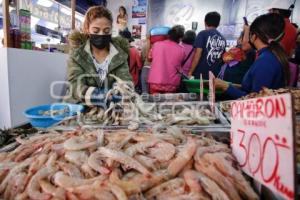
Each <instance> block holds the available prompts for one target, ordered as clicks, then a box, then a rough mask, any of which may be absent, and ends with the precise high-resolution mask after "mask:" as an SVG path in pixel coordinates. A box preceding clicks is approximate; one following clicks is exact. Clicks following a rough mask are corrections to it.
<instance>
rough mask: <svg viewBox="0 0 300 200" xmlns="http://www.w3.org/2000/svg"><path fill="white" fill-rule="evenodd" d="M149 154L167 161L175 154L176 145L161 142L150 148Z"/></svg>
mask: <svg viewBox="0 0 300 200" xmlns="http://www.w3.org/2000/svg"><path fill="white" fill-rule="evenodd" d="M148 152H149V154H148V156H149V157H151V158H154V159H155V160H157V161H159V162H166V161H168V160H170V159H171V158H173V156H174V155H175V147H174V145H172V144H170V143H167V142H159V143H157V144H155V146H154V147H152V148H149V150H148Z"/></svg>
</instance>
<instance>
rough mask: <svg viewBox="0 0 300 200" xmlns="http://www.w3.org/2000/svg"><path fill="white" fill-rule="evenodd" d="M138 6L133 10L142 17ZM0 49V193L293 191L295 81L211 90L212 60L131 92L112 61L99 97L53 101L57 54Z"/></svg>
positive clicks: (60, 58)
mask: <svg viewBox="0 0 300 200" xmlns="http://www.w3.org/2000/svg"><path fill="white" fill-rule="evenodd" d="M5 2H6V3H7V2H8V1H5ZM22 2H23V3H24V2H25V3H26V1H22ZM49 2H52V1H49ZM140 2H141V3H140ZM166 2H167V3H169V4H170V2H169V1H166ZM52 3H53V2H52ZM139 3H140V4H139ZM193 3H194V1H193ZM158 4H159V2H158V1H155V2H154V4H152V5H151V6H155V5H156V6H157V5H158ZM4 5H6V4H4ZM51 5H52V4H51ZM129 5H130V6H131V5H132V4H129ZM133 5H134V6H135V7H145V6H146V5H147V4H145V1H137V2H134V4H133ZM209 5H211V4H209ZM108 6H110V7H114V9H116V7H119V5H117V4H113V5H112V1H110V2H108ZM151 6H150V8H151V10H152V11H153V7H151ZM7 7H8V5H7ZM49 7H51V6H49ZM75 7H76V5H75V1H72V8H73V9H72V23H69V22H66V24H68V25H72V29H73V28H74V27H76V25H75V24H76V20H75ZM220 7H221V6H220ZM245 7H246V6H245ZM38 8H39V7H38ZM38 8H37V9H38ZM175 8H176V9H175V10H177V11H179V10H180V11H181V12H179V14H186V13H184V12H182V10H183V11H187V13H189V12H191V10H192V9H191V8H190V7H189V6H184V7H182V5H179V4H178V5H175ZM233 8H234V6H232V8H230V9H233ZM139 9H141V8H132V12H133V11H134V10H135V11H136V12H135V15H136V16H138V15H143V17H145V16H144V14H145V13H143V12H141V13H139ZM178 9H179V10H178ZM218 9H219V8H218ZM29 10H30V9H29ZM31 10H33V12H32V14H34V13H35V14H36V15H37V13H38V11H34V9H31ZM142 10H143V9H142ZM133 13H134V12H133ZM23 14H24V15H23V18H26V17H27V18H28V12H25V13H23ZM175 14H176V13H175ZM147 15H148V14H147ZM173 15H174V13H173V14H172V16H173ZM172 16H169V18H168V20H170V21H173V20H175V19H172ZM228 18H230V17H228ZM68 19H69V18H68ZM151 20H154V16H151ZM24 21H26V20H24ZM188 23H190V21H188ZM23 25H24V26H27V25H28V24H26V23H24V24H23ZM143 27H144V26H143ZM52 33H54V32H52ZM27 34H29V33H27ZM27 36H28V35H27ZM27 36H26V37H25V38H27V39H28V37H27ZM31 36H32V35H31ZM8 38H9V36H7V37H6V40H5V41H6V42H5V44H6V45H9V41H10V40H9V39H8ZM26 42H28V41H25V43H26ZM26 44H27V43H26ZM26 44H25V46H26ZM45 45H46V46H48V48H49V49H51V48H52V47H53V46H50V44H45ZM23 46H24V45H23ZM0 57H1V58H4V59H1V60H0V85H1V87H2V88H4V90H3V92H2V96H1V97H0V110H1V112H0V199H1V198H3V199H5V200H6V199H59V200H60V199H62V200H64V199H67V200H69V199H85V200H94V199H101V200H127V199H130V200H131V199H132V200H143V199H147V200H165V199H170V200H183V199H186V200H201V199H212V200H264V199H268V200H281V199H287V200H296V199H299V198H300V191H298V190H299V185H300V182H299V177H300V165H299V164H297V163H300V115H299V114H300V90H299V89H295V88H289V89H279V90H271V89H267V88H263V90H262V91H260V92H259V93H251V94H249V95H247V96H244V97H242V98H240V99H237V100H234V101H225V102H217V101H216V99H217V97H218V96H222V95H223V94H222V91H221V90H216V87H215V83H216V78H215V77H214V76H213V74H212V73H211V72H209V74H210V75H209V80H202V76H201V78H200V79H199V80H185V81H183V83H185V84H186V86H187V87H188V88H187V89H188V91H189V93H175V94H154V95H148V94H143V95H140V94H138V93H137V92H136V90H135V86H134V85H133V84H132V82H127V81H125V80H122V79H120V78H119V77H118V75H122V73H118V74H107V76H108V78H109V79H112V80H113V83H114V84H113V86H112V87H111V88H108V90H107V91H105V93H103V94H102V93H101V94H100V95H99V96H100V97H101V98H100V100H101V101H100V102H98V104H97V103H95V104H94V105H91V104H89V105H86V104H85V102H84V101H83V100H82V102H79V103H77V104H73V103H66V102H62V97H63V96H64V95H66V94H68V91H70V90H72V88H71V89H70V88H68V91H67V92H66V91H65V86H66V85H68V84H71V83H66V82H65V80H66V77H67V72H66V70H67V69H66V65H67V59H68V57H67V55H66V54H62V53H50V52H42V51H32V50H24V49H14V48H1V49H0ZM16 58H17V59H16ZM93 59H95V58H94V57H93ZM93 61H95V60H93ZM98 64H99V63H98ZM97 73H98V72H97ZM98 76H99V74H97V76H96V77H97V78H98ZM97 80H98V79H97ZM89 81H92V78H90V79H89V80H87V81H86V82H89ZM68 86H69V85H68ZM95 88H96V87H91V86H90V87H86V88H85V91H86V93H88V92H87V91H89V90H90V89H94V90H95ZM77 89H78V88H77ZM79 89H80V87H79ZM106 89H107V88H106ZM49 91H50V93H49ZM71 95H72V94H71ZM90 96H92V95H91V94H89V95H85V96H84V97H80V98H82V99H84V100H85V101H86V100H87V99H88V97H90ZM99 96H98V97H99ZM115 96H117V100H114V97H115ZM88 100H89V103H91V101H92V99H88Z"/></svg>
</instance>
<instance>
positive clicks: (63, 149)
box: [0, 127, 259, 200]
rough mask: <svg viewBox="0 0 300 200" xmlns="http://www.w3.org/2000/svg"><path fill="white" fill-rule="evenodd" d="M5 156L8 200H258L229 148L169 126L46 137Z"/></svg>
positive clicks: (1, 190) (3, 192) (0, 170)
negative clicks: (52, 199) (155, 128)
mask: <svg viewBox="0 0 300 200" xmlns="http://www.w3.org/2000/svg"><path fill="white" fill-rule="evenodd" d="M17 142H18V143H19V146H18V147H17V148H16V149H14V150H13V151H10V152H5V153H0V161H1V167H0V174H1V180H0V196H1V197H2V198H4V199H50V198H55V199H87V200H89V199H105V200H121V199H122V200H123V199H136V200H139V199H147V200H154V199H156V200H160V199H161V200H164V199H189V200H193V199H195V200H196V199H224V200H237V199H253V200H255V199H259V197H258V195H257V194H256V193H255V191H254V190H253V189H252V187H251V184H250V182H248V181H247V179H246V178H245V177H244V176H243V174H242V172H241V170H240V168H239V166H238V164H237V161H236V160H235V158H234V156H233V155H232V153H231V150H230V148H229V147H228V146H227V145H226V144H222V143H220V142H217V141H216V140H214V139H213V138H211V137H206V136H204V135H193V134H190V133H189V132H187V131H185V130H181V129H174V128H170V127H168V128H167V130H166V132H163V131H162V132H161V131H158V132H151V131H129V130H127V129H123V130H121V129H120V130H114V131H105V130H99V129H98V130H93V131H89V130H77V131H64V132H61V133H58V132H44V133H43V134H36V135H34V136H32V137H29V138H26V139H21V138H18V139H17Z"/></svg>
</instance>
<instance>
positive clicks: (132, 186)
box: [109, 170, 141, 195]
mask: <svg viewBox="0 0 300 200" xmlns="http://www.w3.org/2000/svg"><path fill="white" fill-rule="evenodd" d="M109 180H110V182H111V183H113V184H116V185H118V186H119V187H121V188H122V189H123V190H124V191H125V192H126V194H128V195H130V194H136V193H140V192H141V188H140V187H139V185H138V184H137V183H135V182H133V181H125V180H121V179H120V178H119V173H118V171H117V170H114V171H112V173H111V174H110V176H109Z"/></svg>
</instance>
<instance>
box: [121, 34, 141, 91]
mask: <svg viewBox="0 0 300 200" xmlns="http://www.w3.org/2000/svg"><path fill="white" fill-rule="evenodd" d="M121 36H122V37H123V38H125V39H127V40H128V42H129V44H130V53H129V71H130V74H131V76H132V80H133V83H134V86H135V90H136V91H137V92H138V93H140V91H141V88H140V74H141V71H142V67H143V63H142V58H141V55H140V52H139V51H138V49H137V48H136V47H135V46H134V45H132V42H134V39H133V38H132V35H131V33H130V32H129V31H123V32H122V33H121Z"/></svg>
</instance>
